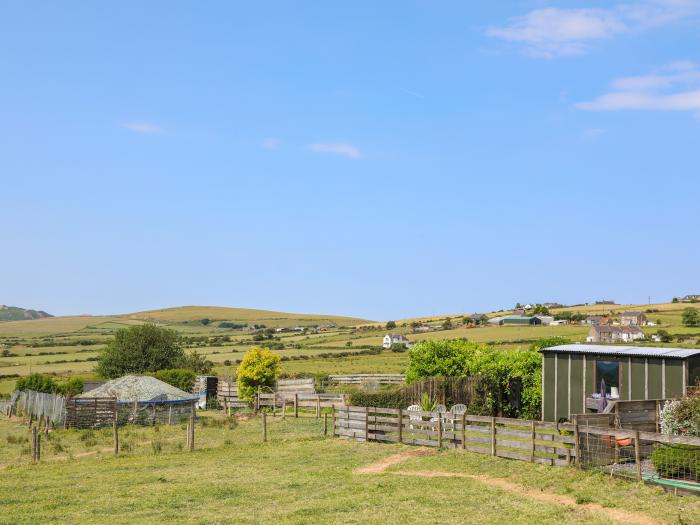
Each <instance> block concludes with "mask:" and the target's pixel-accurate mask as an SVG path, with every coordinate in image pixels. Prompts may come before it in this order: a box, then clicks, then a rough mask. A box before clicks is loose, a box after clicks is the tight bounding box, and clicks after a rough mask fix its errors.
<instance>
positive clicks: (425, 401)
mask: <svg viewBox="0 0 700 525" xmlns="http://www.w3.org/2000/svg"><path fill="white" fill-rule="evenodd" d="M419 405H420V409H421V410H422V411H423V412H433V411H434V410H435V409H436V408H437V403H436V402H435V401H434V400H433V399H432V398H431V397H430V396H429V395H428V394H423V395H422V396H420V403H419Z"/></svg>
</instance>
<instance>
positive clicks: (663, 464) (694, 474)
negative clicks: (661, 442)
mask: <svg viewBox="0 0 700 525" xmlns="http://www.w3.org/2000/svg"><path fill="white" fill-rule="evenodd" d="M651 462H652V464H653V465H654V468H655V469H656V471H657V472H658V473H659V475H660V476H661V477H664V478H674V479H685V480H694V481H700V451H699V450H698V448H697V447H691V446H684V445H676V446H660V447H658V448H656V450H654V452H652V454H651Z"/></svg>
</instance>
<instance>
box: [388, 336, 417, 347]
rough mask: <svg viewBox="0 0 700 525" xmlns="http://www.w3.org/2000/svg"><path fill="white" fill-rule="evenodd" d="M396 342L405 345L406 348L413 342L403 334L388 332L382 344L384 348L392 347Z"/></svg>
mask: <svg viewBox="0 0 700 525" xmlns="http://www.w3.org/2000/svg"><path fill="white" fill-rule="evenodd" d="M394 344H401V345H404V346H405V347H406V348H408V347H409V346H411V342H410V341H409V340H408V337H406V336H405V335H402V334H386V335H385V336H384V342H383V343H382V346H383V347H384V348H391V345H394Z"/></svg>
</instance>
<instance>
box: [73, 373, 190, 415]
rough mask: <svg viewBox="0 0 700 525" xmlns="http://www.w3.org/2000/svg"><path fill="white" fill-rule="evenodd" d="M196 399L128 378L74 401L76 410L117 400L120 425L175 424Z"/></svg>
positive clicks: (140, 378)
mask: <svg viewBox="0 0 700 525" xmlns="http://www.w3.org/2000/svg"><path fill="white" fill-rule="evenodd" d="M198 397H199V396H196V395H194V394H191V393H189V392H185V391H183V390H180V389H179V388H175V387H174V386H172V385H169V384H168V383H164V382H163V381H160V380H159V379H156V378H155V377H150V376H135V375H128V376H123V377H119V378H117V379H112V380H111V381H107V382H106V383H105V384H103V385H101V386H98V387H97V388H95V389H93V390H90V391H89V392H84V393H82V394H79V395H77V396H75V398H73V399H74V400H75V402H76V406H78V407H79V405H80V403H81V400H84V402H85V405H86V407H87V406H89V405H90V402H91V401H92V400H94V399H96V398H97V399H107V398H112V399H116V404H117V421H118V422H119V424H122V425H123V424H126V423H137V424H146V425H152V424H156V423H167V424H175V423H179V422H180V421H182V420H184V419H187V418H188V417H189V416H190V415H191V413H192V407H193V405H194V403H195V402H196V401H197V399H198Z"/></svg>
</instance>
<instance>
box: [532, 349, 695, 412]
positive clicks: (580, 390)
mask: <svg viewBox="0 0 700 525" xmlns="http://www.w3.org/2000/svg"><path fill="white" fill-rule="evenodd" d="M541 352H542V419H543V420H544V421H558V420H559V419H560V418H566V419H569V418H570V416H571V415H573V414H585V413H592V412H603V411H605V409H606V406H607V404H608V402H609V401H617V400H619V401H629V400H646V399H669V398H672V397H676V396H681V395H685V394H686V393H687V391H688V387H692V386H695V385H696V384H697V383H698V382H700V350H695V349H689V348H663V347H652V346H617V345H615V346H613V345H610V346H606V345H593V344H571V345H558V346H550V347H548V348H543V349H542V350H541ZM603 388H605V397H603V395H602V389H603Z"/></svg>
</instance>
